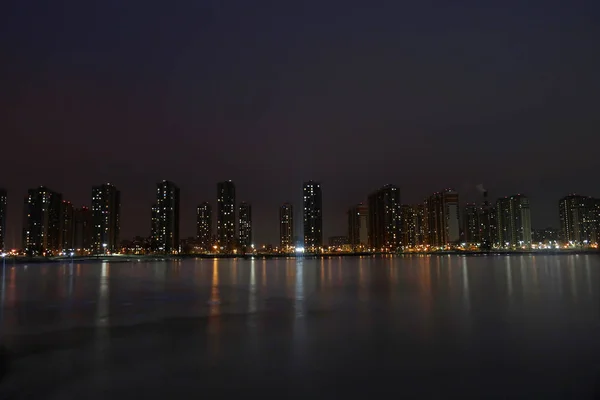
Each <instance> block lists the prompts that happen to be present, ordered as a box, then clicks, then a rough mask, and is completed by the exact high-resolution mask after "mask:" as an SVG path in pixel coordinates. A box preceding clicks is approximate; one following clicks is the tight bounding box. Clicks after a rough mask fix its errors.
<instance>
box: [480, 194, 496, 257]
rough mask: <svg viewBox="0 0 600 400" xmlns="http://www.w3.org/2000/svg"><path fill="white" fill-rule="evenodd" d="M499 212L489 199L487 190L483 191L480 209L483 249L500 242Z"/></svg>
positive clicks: (488, 248)
mask: <svg viewBox="0 0 600 400" xmlns="http://www.w3.org/2000/svg"><path fill="white" fill-rule="evenodd" d="M497 218H498V215H497V212H496V208H495V207H493V206H492V205H491V204H490V202H489V201H488V193H487V190H484V191H483V203H481V207H480V209H479V223H480V230H479V231H480V235H481V249H483V250H490V249H491V248H492V247H494V245H497V244H498V243H499V242H498V224H497Z"/></svg>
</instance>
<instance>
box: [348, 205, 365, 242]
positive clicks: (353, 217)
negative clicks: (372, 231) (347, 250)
mask: <svg viewBox="0 0 600 400" xmlns="http://www.w3.org/2000/svg"><path fill="white" fill-rule="evenodd" d="M348 244H350V246H352V249H353V250H354V251H363V250H366V249H367V247H368V246H369V207H368V206H367V205H366V204H363V203H359V204H357V205H355V206H354V207H352V208H350V209H349V210H348Z"/></svg>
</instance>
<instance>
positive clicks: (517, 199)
mask: <svg viewBox="0 0 600 400" xmlns="http://www.w3.org/2000/svg"><path fill="white" fill-rule="evenodd" d="M496 214H497V224H498V242H499V246H500V247H504V248H519V247H530V246H531V214H530V209H529V199H528V198H527V197H526V196H523V195H521V194H518V195H515V196H511V197H504V198H500V199H498V201H497V202H496Z"/></svg>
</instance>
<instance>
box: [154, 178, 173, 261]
mask: <svg viewBox="0 0 600 400" xmlns="http://www.w3.org/2000/svg"><path fill="white" fill-rule="evenodd" d="M156 186H157V187H156V204H155V205H154V206H153V207H152V243H153V245H154V251H156V252H158V253H164V254H174V253H178V252H179V188H178V187H177V186H176V185H175V184H174V183H173V182H170V181H162V182H160V183H158V184H157V185H156Z"/></svg>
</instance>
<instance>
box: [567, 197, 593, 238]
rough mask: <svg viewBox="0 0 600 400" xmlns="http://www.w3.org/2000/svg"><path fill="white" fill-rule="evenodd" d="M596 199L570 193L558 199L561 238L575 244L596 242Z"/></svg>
mask: <svg viewBox="0 0 600 400" xmlns="http://www.w3.org/2000/svg"><path fill="white" fill-rule="evenodd" d="M597 204H598V200H596V199H594V198H592V197H587V196H579V195H576V194H570V195H568V196H566V197H564V198H562V199H560V201H559V204H558V207H559V215H560V229H561V234H562V237H563V240H564V241H565V242H572V243H573V244H576V245H585V244H591V243H596V242H597V240H598V237H597V232H598V219H597V218H598V215H597V212H598V211H597V208H596V207H597Z"/></svg>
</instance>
